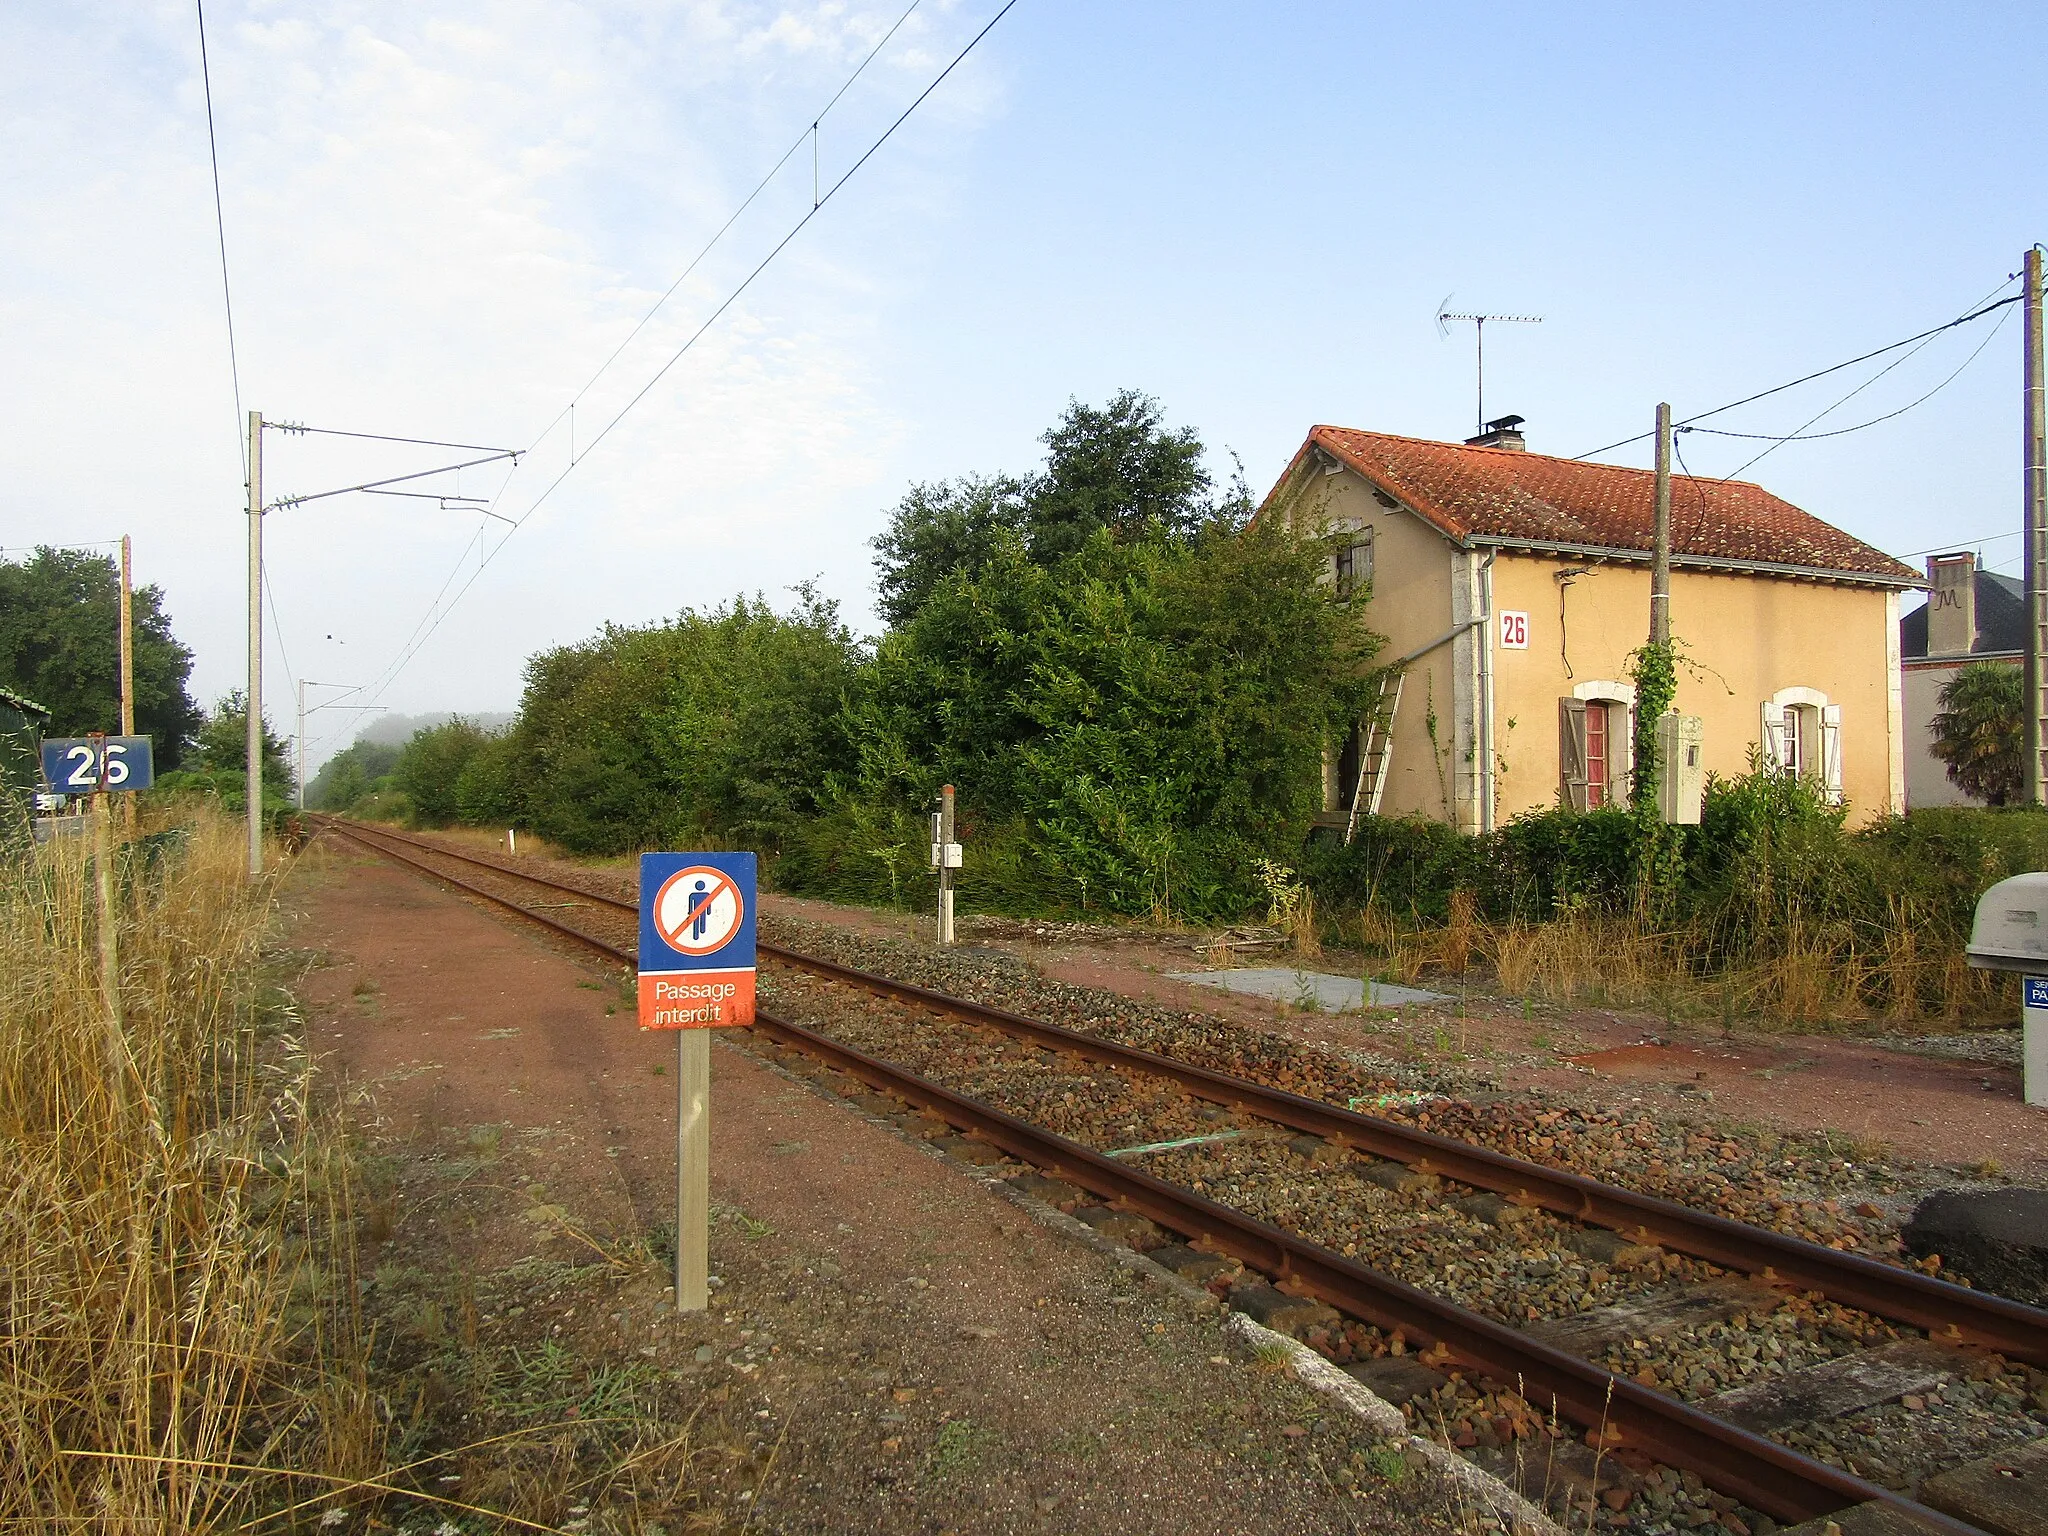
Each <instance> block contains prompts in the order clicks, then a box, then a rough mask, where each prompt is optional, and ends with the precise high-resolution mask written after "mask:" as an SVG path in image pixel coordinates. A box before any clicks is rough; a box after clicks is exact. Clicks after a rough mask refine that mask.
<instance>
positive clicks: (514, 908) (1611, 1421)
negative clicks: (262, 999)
mask: <svg viewBox="0 0 2048 1536" xmlns="http://www.w3.org/2000/svg"><path fill="white" fill-rule="evenodd" d="M326 825H328V826H329V827H331V828H332V829H333V830H334V831H336V832H338V833H340V834H341V835H343V836H345V837H348V838H350V839H351V840H353V841H355V842H358V843H361V844H362V845H363V846H364V847H367V848H370V849H372V850H373V851H374V852H377V853H381V854H383V855H384V856H386V857H387V858H391V859H394V860H396V861H398V862H399V863H402V864H407V865H410V866H412V867H413V868H414V869H417V870H419V871H421V872H422V873H424V874H426V875H429V876H431V877H433V878H434V879H437V880H440V881H442V882H444V883H446V884H448V885H452V886H454V887H456V888H457V889H458V890H462V891H466V892H468V893H469V894H470V895H473V896H476V897H479V898H481V899H482V900H484V901H487V902H490V903H492V904H494V905H496V906H500V907H503V908H505V909H506V910H508V911H511V912H516V913H518V914H519V915H520V916H522V917H526V918H530V919H531V920H533V921H535V922H537V923H540V924H542V925H543V926H545V927H546V928H548V929H550V930H551V931H553V932H555V933H557V934H560V935H561V936H563V937H564V938H568V939H572V940H574V941H575V942H577V943H579V944H582V945H584V946H585V947H587V948H589V949H591V950H594V951H595V952H596V953H598V954H600V955H603V956H605V957H606V958H607V959H611V960H615V961H618V962H620V963H622V964H626V965H633V964H635V963H636V957H635V955H634V954H633V952H632V951H630V950H626V949H622V948H620V947H618V946H617V945H614V944H610V943H607V942H606V941H605V940H603V939H599V938H596V937H595V936H593V935H591V934H587V933H580V932H578V931H577V930H576V929H574V928H571V927H570V926H568V925H567V924H566V923H562V922H560V921H558V920H557V919H555V918H552V917H548V916H547V915H545V914H544V913H539V912H534V911H531V910H529V909H528V908H525V907H522V906H520V905H519V903H517V902H516V901H512V900H510V899H508V898H507V897H504V896H500V895H498V894H497V893H496V892H493V891H487V890H485V889H483V888H482V887H481V886H477V885H473V884H471V883H470V882H468V881H466V880H462V879H460V878H458V877H456V876H454V875H451V874H448V873H447V872H446V871H444V870H439V869H435V868H434V867H433V866H432V865H430V864H427V863H425V862H423V861H421V860H419V859H416V858H413V857H411V856H410V855H408V854H405V853H401V852H399V851H398V850H396V849H394V848H391V847H388V846H384V845H383V843H382V839H383V838H384V837H385V836H388V835H389V834H384V833H382V832H381V829H380V831H379V832H378V833H375V834H369V835H365V834H364V833H363V832H362V831H361V830H359V829H358V828H356V827H353V826H348V825H344V824H342V823H340V822H336V821H331V820H330V821H328V822H327V823H326ZM398 840H399V841H404V842H408V843H413V844H415V846H423V847H426V848H428V849H429V850H430V851H433V852H437V853H439V852H442V851H443V850H441V849H439V848H438V847H436V846H435V845H433V844H423V843H420V842H419V841H418V840H417V839H413V838H403V839H398ZM448 856H449V857H452V858H455V859H458V860H466V861H467V862H470V863H475V864H483V865H487V866H488V865H489V862H490V861H486V860H482V859H472V858H470V857H469V856H468V855H466V854H450V855H448ZM493 867H494V866H493ZM501 872H503V873H506V874H518V875H519V876H520V878H522V879H526V880H530V881H532V882H533V883H535V884H538V885H550V886H554V882H551V881H547V880H543V879H540V878H538V877H536V876H532V875H527V874H524V873H523V872H521V871H516V870H510V869H506V870H502V871H501ZM554 888H555V889H558V890H564V891H573V889H574V888H573V887H568V886H554ZM574 894H577V895H585V896H587V895H589V894H590V893H589V892H587V891H575V892H574ZM603 899H604V900H606V901H607V902H613V901H614V899H613V898H603ZM854 974H856V975H862V974H864V973H858V972H857V973H854ZM913 990H914V989H913ZM931 995H932V996H934V997H937V996H939V994H931ZM945 1001H946V1002H947V1003H949V1004H950V1003H956V1002H958V1001H959V1000H958V999H945ZM755 1019H756V1025H755V1027H756V1029H757V1030H758V1031H759V1032H760V1033H763V1034H765V1035H768V1036H770V1037H771V1038H774V1039H778V1040H781V1041H784V1042H786V1043H787V1044H789V1045H791V1046H793V1047H795V1048H796V1049H798V1050H801V1051H803V1052H805V1053H806V1054H808V1055H811V1056H815V1057H817V1058H819V1059H820V1060H822V1061H824V1062H826V1063H827V1064H828V1065H830V1066H832V1067H834V1068H836V1069H838V1070H839V1071H841V1072H843V1073H845V1074H847V1075H848V1076H851V1077H854V1078H857V1079H858V1080H860V1081H862V1082H864V1083H867V1084H869V1085H870V1086H871V1087H874V1088H877V1089H880V1090H882V1091H884V1092H886V1093H889V1094H891V1095H894V1096H896V1097H898V1098H901V1099H903V1100H904V1101H905V1102H907V1103H910V1104H914V1105H916V1106H918V1107H919V1108H921V1109H926V1110H930V1111H932V1112H933V1113H935V1114H936V1115H938V1116H939V1117H940V1118H941V1119H943V1120H945V1121H946V1122H947V1123H949V1124H951V1125H953V1126H956V1127H957V1128H959V1129H960V1130H962V1131H965V1132H966V1133H967V1134H969V1135H971V1136H973V1137H975V1138H977V1139H979V1140H982V1141H986V1142H987V1143H988V1144H989V1145H991V1146H993V1147H996V1148H998V1149H999V1150H1001V1151H1003V1152H1006V1153H1009V1154H1010V1155H1011V1156H1013V1157H1016V1158H1018V1159H1020V1160H1021V1161H1024V1162H1027V1163H1030V1164H1032V1165H1033V1166H1035V1167H1039V1168H1043V1169H1046V1170H1047V1171H1048V1172H1051V1173H1054V1174H1056V1175H1058V1176H1059V1177H1061V1178H1063V1179H1066V1180H1067V1181H1068V1182H1070V1183H1073V1184H1076V1185H1078V1186H1080V1187H1081V1188H1083V1189H1086V1190H1088V1191H1090V1192H1092V1193H1094V1194H1096V1195H1098V1196H1100V1197H1102V1198H1103V1199H1105V1200H1107V1201H1110V1202H1112V1203H1114V1204H1115V1205H1116V1206H1117V1207H1118V1208H1120V1209H1124V1210H1129V1211H1134V1212H1136V1213H1137V1214H1139V1215H1141V1216H1144V1217H1145V1218H1146V1219H1148V1220H1150V1221H1153V1222H1155V1223H1157V1224H1158V1225H1159V1226H1162V1227H1165V1228H1167V1229H1168V1230H1170V1231H1173V1232H1177V1233H1179V1234H1181V1236H1183V1237H1184V1238H1186V1239H1188V1240H1189V1241H1190V1242H1193V1243H1197V1244H1200V1245H1201V1246H1202V1247H1204V1248H1205V1249H1208V1250H1210V1251H1213V1252H1217V1253H1223V1254H1228V1255H1230V1256H1231V1257H1232V1258H1235V1259H1237V1260H1239V1261H1240V1262H1241V1263H1244V1264H1246V1265H1247V1266H1249V1267H1251V1268H1254V1269H1258V1270H1262V1271H1264V1272H1265V1273H1267V1274H1269V1275H1271V1276H1273V1277H1274V1279H1275V1280H1276V1281H1277V1282H1278V1283H1280V1284H1283V1285H1285V1286H1286V1287H1287V1288H1288V1289H1289V1290H1290V1291H1293V1292H1296V1293H1298V1294H1302V1295H1308V1296H1313V1297H1315V1298H1317V1299H1318V1300H1321V1301H1324V1302H1327V1303H1328V1304H1329V1305H1331V1306H1334V1307H1336V1308H1338V1309H1339V1310H1341V1311H1344V1312H1348V1313H1349V1314H1351V1315H1352V1316H1353V1317H1357V1318H1360V1319H1362V1320H1364V1321H1366V1322H1368V1323H1371V1324H1373V1325H1374V1326H1375V1327H1378V1328H1382V1329H1387V1330H1392V1329H1395V1328H1399V1329H1401V1330H1402V1331H1403V1332H1404V1333H1406V1334H1407V1335H1408V1336H1409V1337H1411V1338H1416V1339H1421V1340H1426V1341H1427V1342H1429V1343H1431V1344H1441V1345H1442V1346H1443V1347H1444V1348H1445V1349H1447V1350H1449V1351H1450V1353H1451V1355H1452V1356H1453V1357H1454V1358H1456V1359H1457V1360H1459V1361H1460V1362H1461V1363H1462V1364H1464V1365H1466V1366H1467V1367H1469V1368H1471V1369H1473V1370H1476V1371H1478V1372H1480V1373H1481V1374H1483V1375H1485V1376H1486V1377H1488V1378H1489V1379H1491V1380H1493V1381H1495V1382H1499V1383H1507V1382H1514V1383H1516V1384H1517V1388H1518V1390H1519V1391H1521V1392H1522V1394H1523V1395H1524V1396H1525V1397H1527V1398H1528V1399H1529V1400H1530V1401H1532V1402H1536V1403H1539V1404H1540V1403H1545V1402H1548V1403H1550V1404H1552V1405H1553V1406H1554V1408H1555V1410H1556V1411H1557V1412H1558V1413H1560V1414H1561V1415H1563V1416H1564V1417H1565V1418H1568V1419H1570V1420H1572V1421H1573V1422H1575V1423H1578V1424H1580V1425H1584V1426H1588V1427H1594V1426H1597V1427H1600V1428H1601V1429H1602V1430H1603V1431H1604V1437H1605V1439H1606V1440H1607V1442H1608V1443H1609V1444H1617V1443H1618V1444H1622V1445H1627V1446H1632V1447H1635V1448H1637V1449H1639V1450H1641V1451H1642V1452H1643V1453H1645V1454H1646V1455H1649V1456H1653V1457H1655V1458H1656V1459H1657V1460H1658V1461H1661V1462H1663V1463H1665V1464H1667V1465H1669V1466H1674V1467H1682V1468H1687V1469H1689V1470H1691V1471H1693V1472H1695V1473H1697V1474H1698V1475H1699V1476H1700V1477H1701V1478H1702V1479H1703V1480H1704V1481H1705V1482H1706V1483H1708V1485H1709V1486H1711V1487H1713V1488H1716V1489H1718V1490H1719V1491H1721V1492H1722V1493H1725V1494H1728V1495H1730V1496H1732V1497H1735V1498H1738V1499H1741V1500H1742V1501H1743V1502H1744V1503H1746V1504H1749V1505H1750V1506H1752V1507H1753V1508H1756V1509H1760V1510H1762V1511H1764V1512H1765V1513H1766V1514H1768V1515H1770V1516H1771V1517H1772V1518H1773V1519H1777V1520H1781V1521H1785V1522H1797V1521H1801V1520H1811V1519H1816V1518H1818V1517H1820V1516H1823V1515H1830V1514H1835V1513H1838V1512H1839V1511H1841V1510H1843V1509H1846V1508H1849V1507H1850V1506H1853V1505H1857V1504H1864V1503H1873V1502H1874V1503H1880V1504H1884V1505H1887V1506H1889V1507H1890V1508H1892V1509H1894V1510H1896V1511H1898V1512H1899V1513H1900V1514H1902V1515H1904V1516H1905V1517H1906V1518H1908V1519H1909V1520H1911V1521H1914V1522H1917V1523H1918V1524H1919V1525H1920V1526H1922V1527H1925V1528H1926V1529H1927V1530H1929V1531H1932V1532H1936V1533H1941V1532H1946V1533H1949V1536H1984V1533H1983V1532H1982V1531H1980V1530H1979V1529H1978V1527H1976V1526H1973V1525H1969V1524H1966V1523H1964V1522H1962V1521H1960V1520H1956V1519H1954V1518H1952V1517H1950V1516H1948V1515H1945V1514H1942V1513H1940V1512H1939V1511H1937V1510H1933V1509H1929V1508H1926V1507H1925V1506H1923V1505H1919V1504H1915V1503H1914V1502H1912V1501H1911V1500H1909V1499H1906V1498H1904V1497H1902V1496H1900V1495H1899V1494H1896V1493H1893V1492H1892V1491H1891V1490H1890V1489H1887V1488H1881V1487H1879V1486H1877V1485H1876V1484H1874V1483H1868V1482H1865V1481H1863V1480H1862V1479H1861V1478H1858V1477H1854V1476H1851V1475H1850V1474H1849V1473H1847V1472H1844V1471H1842V1470H1840V1469H1839V1468H1836V1467H1831V1466H1829V1465H1827V1464H1826V1463H1825V1462H1821V1461H1815V1460H1813V1459H1812V1458H1810V1457H1806V1456H1801V1455H1800V1454H1798V1453H1797V1452H1796V1451H1792V1450H1789V1449H1787V1448H1786V1447H1785V1446H1782V1445H1780V1444H1778V1443H1777V1442H1776V1441H1774V1440H1769V1439H1766V1438H1764V1437H1763V1436H1761V1435H1756V1434H1752V1433H1750V1432H1749V1431H1747V1430H1744V1429H1740V1428H1737V1427H1736V1426H1735V1425H1732V1424H1728V1423H1725V1422H1723V1421H1722V1420H1720V1419H1716V1418H1714V1417H1712V1416H1711V1415H1709V1414H1705V1413H1702V1412H1700V1411H1699V1410H1698V1409H1697V1408H1693V1407H1691V1406H1689V1405H1688V1404H1686V1403H1684V1402H1681V1401H1680V1400H1679V1399H1677V1398H1675V1397H1671V1396H1668V1395H1666V1394H1665V1393H1662V1392H1658V1391H1656V1390H1655V1389H1653V1388H1649V1387H1645V1386H1643V1385H1641V1384H1640V1383H1638V1382H1635V1381H1632V1380H1629V1379H1628V1378H1626V1377H1620V1376H1616V1375H1614V1374H1613V1373H1612V1372H1609V1371H1605V1370H1602V1369H1601V1368H1600V1367H1599V1366H1597V1365H1594V1364H1592V1363H1591V1362H1590V1361H1586V1360H1581V1359H1580V1358H1578V1357H1577V1356H1576V1355H1569V1354H1565V1353H1564V1352H1563V1351H1561V1350H1557V1349H1553V1348H1551V1347H1550V1346H1548V1345H1546V1344H1542V1343H1540V1342H1538V1341H1537V1340H1535V1339H1533V1338H1531V1337H1529V1336H1528V1335H1526V1334H1522V1333H1518V1332H1516V1331H1515V1330H1514V1329H1512V1328H1509V1327H1508V1326H1506V1325H1505V1324H1503V1323H1499V1322H1496V1321H1494V1320H1493V1319H1492V1318H1489V1317H1485V1316H1483V1315H1481V1314H1480V1313H1477V1312H1473V1311H1470V1310H1468V1309H1467V1308H1464V1307H1461V1306H1458V1305H1457V1304H1456V1303H1454V1302H1450V1301H1446V1300H1444V1299H1443V1298H1441V1297H1439V1296H1434V1295H1432V1294H1430V1293H1429V1292H1428V1291H1424V1290H1421V1289H1419V1288H1417V1287H1415V1286H1412V1285H1409V1284H1407V1283H1406V1282H1405V1281H1401V1280H1396V1279H1394V1278H1393V1277H1392V1276H1390V1275H1383V1274H1380V1273H1379V1272H1378V1271H1376V1270H1373V1269H1369V1268H1367V1267H1366V1266H1365V1265H1363V1264H1360V1263H1358V1262H1357V1261H1355V1260H1353V1259H1348V1258H1345V1257H1344V1256H1343V1255H1342V1254H1339V1253H1336V1252H1334V1251H1332V1250H1331V1249H1328V1248H1325V1247H1323V1246H1322V1245H1321V1244H1318V1243H1314V1242H1311V1241H1309V1240H1308V1239H1307V1238H1304V1237H1300V1236H1298V1235H1296V1234H1295V1233H1292V1232H1288V1231H1285V1230H1283V1229H1282V1228H1279V1227H1275V1226H1272V1225H1271V1224H1269V1223H1267V1222H1263V1221H1260V1220H1258V1219H1257V1218H1255V1217H1252V1216H1248V1215H1246V1214H1244V1213H1243V1212H1241V1211H1236V1210H1233V1209H1231V1208H1230V1207H1228V1206H1225V1205H1222V1204H1219V1203H1218V1202H1216V1201H1213V1200H1210V1199H1207V1198H1205V1197H1204V1196H1201V1195H1198V1194H1196V1193H1194V1192H1193V1191H1192V1190H1187V1189H1182V1188H1180V1187H1179V1186H1177V1185H1174V1184H1169V1183H1167V1182H1166V1181H1165V1180H1163V1179H1158V1178H1154V1177H1153V1176H1152V1175H1150V1174H1147V1173H1142V1172H1140V1171H1138V1170H1137V1169H1135V1168H1129V1167H1126V1166H1125V1165H1124V1164H1122V1163H1120V1162H1118V1161H1117V1160H1115V1159H1114V1158H1111V1157H1107V1156H1105V1155H1103V1154H1102V1153H1099V1152H1097V1151H1095V1150H1094V1149H1092V1148H1090V1147H1085V1146H1082V1145H1081V1144H1080V1143H1079V1142H1075V1141H1070V1140H1068V1139H1067V1138H1066V1137H1064V1136H1059V1135H1056V1134H1054V1133H1053V1132H1051V1131H1047V1130H1042V1129H1040V1128H1039V1127H1037V1126H1035V1125H1032V1124H1030V1123H1029V1122H1028V1121H1024V1120H1020V1119H1018V1118H1017V1117H1016V1116H1014V1115H1009V1114H1006V1113H1004V1112H1003V1111H1002V1110H999V1109H996V1108H995V1107H994V1106H992V1105H989V1104H984V1103H981V1102H980V1101H978V1100H975V1099H971V1098H968V1097H966V1096H965V1095H963V1094H959V1093H955V1092H953V1090H951V1089H949V1088H944V1087H941V1086H940V1085H939V1084H937V1083H933V1082H929V1081H927V1080H926V1079H924V1078H921V1077H919V1076H917V1075H916V1074H914V1073H911V1072H906V1071H904V1070H903V1069H902V1068H900V1067H896V1066H893V1065H891V1064H890V1063H888V1062H886V1061H883V1060H881V1059H880V1058H878V1057H875V1056H870V1055H868V1054H867V1053H866V1052H864V1051H860V1050H857V1049H855V1048H853V1047H852V1046H848V1045H844V1044H842V1043H841V1042H839V1041H837V1040H833V1039H831V1038H830V1037H829V1036H826V1035H822V1034H819V1033H817V1032H816V1031H814V1030H810V1029H806V1028H805V1027H804V1026H802V1025H800V1024H796V1023H793V1022H791V1021H790V1020H787V1019H783V1018H779V1017H777V1016H776V1015H774V1014H772V1013H769V1012H767V1011H765V1010H761V1011H757V1013H756V1015H755ZM1045 1027H1050V1026H1045ZM1247 1086H1251V1085H1247ZM1303 1102H1308V1101H1303ZM1965 1294H1968V1293H1965Z"/></svg>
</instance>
